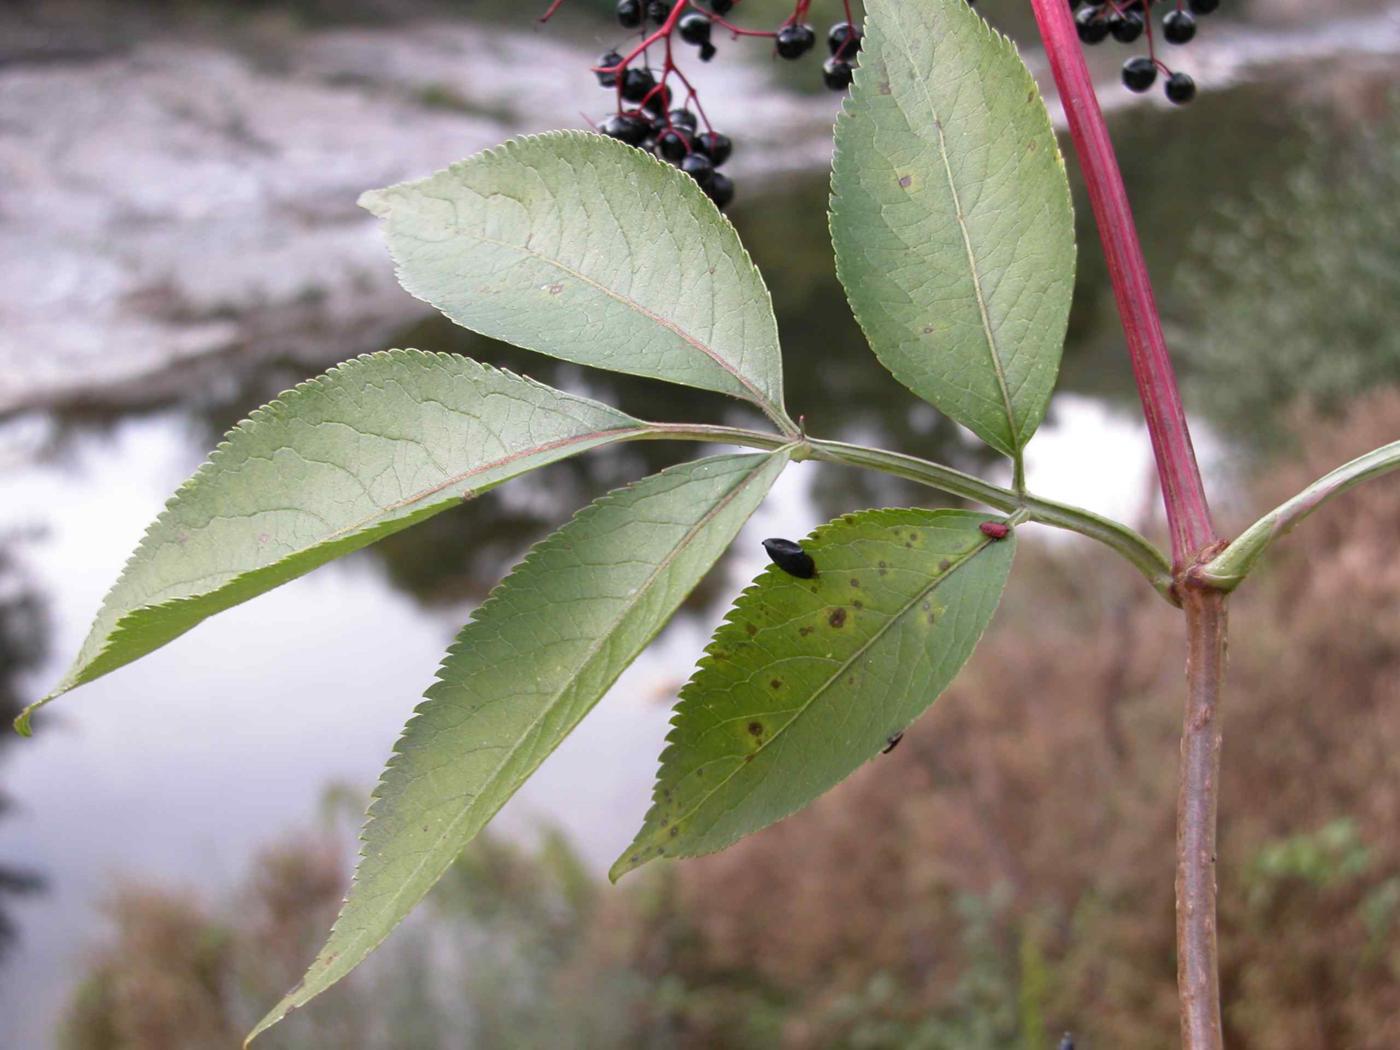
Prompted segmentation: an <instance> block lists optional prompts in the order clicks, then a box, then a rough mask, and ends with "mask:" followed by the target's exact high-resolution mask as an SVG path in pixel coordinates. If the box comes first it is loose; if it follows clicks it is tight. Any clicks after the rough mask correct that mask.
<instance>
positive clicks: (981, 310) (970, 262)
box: [896, 16, 1021, 453]
mask: <svg viewBox="0 0 1400 1050" xmlns="http://www.w3.org/2000/svg"><path fill="white" fill-rule="evenodd" d="M979 17H980V16H979ZM899 43H900V45H901V46H902V48H903V50H904V57H905V59H906V61H907V62H908V63H909V66H910V68H913V69H917V68H918V63H917V62H916V61H915V59H914V52H913V51H912V50H911V49H910V46H909V41H908V38H907V37H902V38H901V39H900V41H899ZM915 80H916V81H917V82H918V85H919V88H920V90H921V91H922V92H923V96H924V101H925V102H926V103H927V104H928V108H929V112H930V113H932V114H933V127H934V130H935V131H936V132H937V133H938V154H939V158H940V159H941V160H942V161H943V172H944V174H945V175H946V176H947V179H948V192H949V193H951V194H952V197H953V211H954V213H955V215H956V218H957V221H958V232H959V233H960V234H962V242H963V251H964V252H965V253H966V255H967V268H968V270H969V272H970V273H971V274H972V290H973V292H974V294H975V295H976V297H977V311H978V314H979V315H980V317H981V320H982V334H983V336H984V337H985V338H986V341H987V353H988V355H989V356H990V357H991V359H992V370H993V371H994V372H995V374H996V378H997V389H998V390H999V391H1000V393H1001V400H1002V404H1003V406H1004V407H1005V409H1006V425H1007V427H1008V428H1009V430H1010V435H1011V447H1012V450H1013V453H1015V452H1017V451H1018V450H1019V449H1020V447H1021V431H1020V427H1019V426H1018V425H1017V423H1016V410H1015V408H1014V407H1013V406H1012V403H1011V389H1010V387H1008V386H1007V384H1006V372H1005V370H1004V369H1003V367H1002V363H1001V355H1000V353H999V352H998V349H997V340H996V336H995V335H994V334H993V332H992V321H991V315H990V314H989V312H988V309H987V299H986V294H985V293H984V292H983V291H982V277H981V274H980V273H979V272H978V267H977V256H976V254H975V253H974V252H973V250H972V235H971V232H970V231H969V230H968V228H967V217H966V216H965V215H964V214H963V207H962V197H961V196H960V195H959V193H958V187H957V183H956V182H955V181H954V179H953V167H952V164H951V163H950V161H949V160H948V142H947V138H946V136H945V135H944V134H943V117H942V115H941V114H940V112H939V110H938V107H937V106H936V105H934V102H933V96H932V94H930V92H929V87H928V82H927V80H926V79H925V78H923V77H916V78H915ZM896 105H898V103H897V102H896Z"/></svg>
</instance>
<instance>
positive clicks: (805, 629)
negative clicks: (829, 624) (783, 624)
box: [797, 627, 812, 638]
mask: <svg viewBox="0 0 1400 1050" xmlns="http://www.w3.org/2000/svg"><path fill="white" fill-rule="evenodd" d="M797 633H798V634H800V635H801V636H802V637H803V638H806V637H807V636H808V635H809V634H811V633H812V628H810V627H799V628H798V629H797Z"/></svg>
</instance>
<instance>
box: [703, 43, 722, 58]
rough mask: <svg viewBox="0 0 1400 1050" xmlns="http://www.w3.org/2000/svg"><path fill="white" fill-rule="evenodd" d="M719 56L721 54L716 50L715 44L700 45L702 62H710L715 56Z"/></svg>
mask: <svg viewBox="0 0 1400 1050" xmlns="http://www.w3.org/2000/svg"><path fill="white" fill-rule="evenodd" d="M717 54H719V52H718V51H717V50H716V49H715V45H714V44H701V45H700V61H701V62H708V61H709V60H710V59H712V58H714V57H715V55H717Z"/></svg>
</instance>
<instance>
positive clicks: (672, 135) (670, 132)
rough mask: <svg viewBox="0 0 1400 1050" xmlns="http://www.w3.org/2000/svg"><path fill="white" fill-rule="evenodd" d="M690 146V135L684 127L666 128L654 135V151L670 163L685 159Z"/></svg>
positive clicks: (677, 162)
mask: <svg viewBox="0 0 1400 1050" xmlns="http://www.w3.org/2000/svg"><path fill="white" fill-rule="evenodd" d="M690 148H691V147H690V136H689V135H688V134H686V132H685V129H684V128H667V129H666V130H665V131H663V132H661V134H659V135H657V136H656V152H657V153H659V154H660V155H661V156H662V157H663V158H664V159H665V160H669V161H670V162H671V163H672V164H679V163H680V162H681V161H683V160H685V158H686V155H687V154H689V153H690Z"/></svg>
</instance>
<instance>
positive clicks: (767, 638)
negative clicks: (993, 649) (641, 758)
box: [610, 509, 1015, 879]
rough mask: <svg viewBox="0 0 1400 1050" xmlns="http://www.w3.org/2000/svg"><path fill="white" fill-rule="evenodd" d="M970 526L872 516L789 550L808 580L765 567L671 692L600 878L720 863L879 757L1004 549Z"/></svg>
mask: <svg viewBox="0 0 1400 1050" xmlns="http://www.w3.org/2000/svg"><path fill="white" fill-rule="evenodd" d="M988 520H995V519H988V518H987V517H986V516H985V515H980V514H975V513H972V512H969V511H961V510H932V511H930V510H918V509H912V510H898V509H891V510H873V511H864V512H862V513H859V514H850V515H847V516H845V517H843V518H839V519H837V520H836V521H834V522H831V523H830V524H827V525H824V526H822V527H821V528H819V529H817V531H816V532H814V533H813V534H812V536H811V537H810V538H809V539H807V540H805V541H804V542H803V544H802V545H803V548H804V549H805V550H806V551H807V552H808V553H809V554H811V555H812V557H813V558H814V559H815V562H816V566H817V576H816V577H815V578H813V579H810V580H804V579H799V578H797V577H795V576H790V575H787V574H786V573H784V572H783V571H782V570H781V569H779V568H778V567H777V566H770V567H769V568H768V569H767V570H765V571H764V573H763V574H762V575H760V576H759V577H758V579H757V580H756V581H755V582H754V584H753V585H752V586H751V587H750V588H749V589H748V590H746V591H745V592H744V593H743V594H742V595H741V596H740V598H739V600H738V601H737V602H736V603H735V605H734V608H733V609H732V610H731V612H730V614H729V616H728V617H727V619H726V620H725V622H724V624H723V625H721V627H720V628H719V630H718V631H717V632H716V633H715V636H714V638H713V640H712V641H711V643H710V645H709V647H708V649H707V650H706V655H705V657H704V658H703V659H702V660H701V661H700V665H699V668H698V669H697V670H696V672H695V674H694V675H693V676H692V677H691V679H690V681H689V682H688V683H687V684H686V685H685V687H684V688H683V689H682V691H681V697H680V703H679V704H678V705H677V707H676V711H675V715H674V717H673V719H672V730H671V733H670V735H669V736H668V737H667V741H668V745H667V747H666V750H665V751H664V752H663V753H662V756H661V769H660V772H659V773H658V775H657V781H656V787H655V789H654V791H653V803H652V808H651V811H650V812H649V813H648V814H647V817H646V820H645V823H644V825H643V827H642V830H641V831H640V832H639V833H638V834H637V837H636V839H635V841H634V842H633V843H632V845H631V846H629V847H628V849H627V850H626V852H625V853H623V855H622V856H621V857H620V858H619V859H618V861H617V863H616V864H615V865H614V866H613V869H612V871H611V873H610V874H611V876H612V877H613V878H614V879H616V878H618V877H620V876H622V875H624V874H626V873H627V872H628V871H631V870H632V869H633V868H636V867H638V866H640V865H642V864H644V863H646V862H648V861H650V860H654V859H655V858H657V857H687V856H695V855H697V854H702V853H711V852H714V851H716V850H720V849H723V848H724V847H726V846H728V845H730V844H731V843H733V842H735V841H737V840H738V839H739V838H741V837H743V836H744V835H747V834H749V833H751V832H753V831H757V830H758V829H759V828H762V827H765V826H766V825H768V824H771V823H773V822H774V821H777V820H780V819H782V818H783V817H785V816H787V815H789V814H790V813H793V812H795V811H796V810H798V809H800V808H801V807H803V806H805V805H806V804H807V803H809V802H811V801H812V800H813V799H815V798H816V797H817V796H818V795H820V794H822V792H824V791H826V790H827V789H828V788H830V787H832V786H833V785H835V784H836V783H838V782H839V781H841V780H842V779H844V778H845V777H846V776H847V775H849V774H850V773H851V772H852V771H854V770H855V769H856V767H858V766H859V765H860V764H861V763H862V762H864V761H866V760H867V759H869V758H870V757H871V756H873V755H874V754H876V753H877V752H878V751H880V749H881V748H883V747H884V746H886V743H887V741H888V740H889V738H890V736H891V734H893V733H897V732H900V731H902V730H903V729H904V728H905V727H906V726H908V725H909V723H910V722H912V721H913V720H914V719H915V718H916V717H918V715H919V714H920V713H922V712H923V711H924V709H925V708H927V707H928V705H929V704H930V703H932V702H933V700H934V698H935V697H937V696H938V694H939V693H940V692H941V691H942V690H943V689H944V688H945V687H946V686H947V685H948V683H949V682H950V681H951V680H952V679H953V676H954V675H955V674H957V672H958V670H959V668H961V667H962V665H963V663H964V662H966V660H967V658H968V657H969V656H970V655H971V653H972V650H973V647H974V646H975V645H976V644H977V640H978V639H979V638H980V637H981V635H982V632H983V630H985V628H986V626H987V624H988V622H990V620H991V617H992V614H993V612H994V611H995V610H996V606H997V603H998V601H999V600H1000V597H1001V591H1002V587H1003V586H1004V584H1005V582H1006V576H1007V573H1008V572H1009V571H1010V568H1011V560H1012V556H1013V554H1014V551H1015V538H1014V535H1008V536H1007V537H1006V538H1005V539H1002V540H999V541H997V540H992V539H990V538H989V537H987V536H985V535H983V533H982V532H981V531H980V529H979V527H978V526H979V525H980V524H981V523H982V522H985V521H988Z"/></svg>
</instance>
